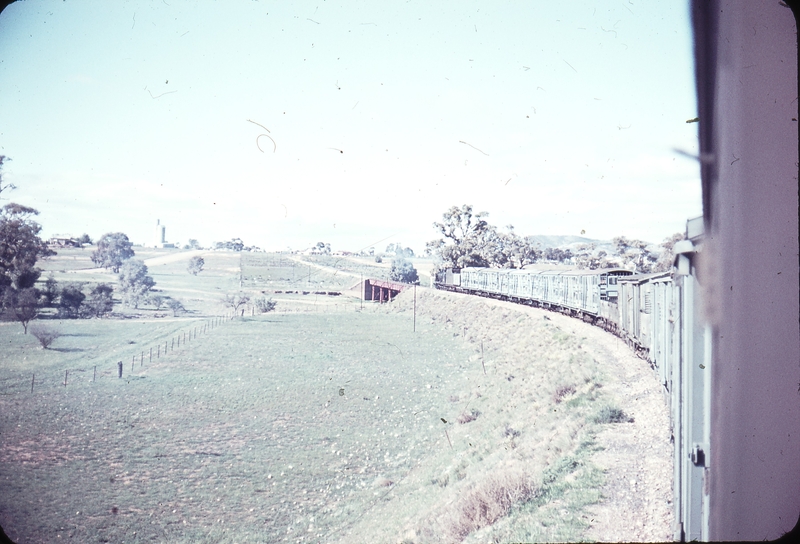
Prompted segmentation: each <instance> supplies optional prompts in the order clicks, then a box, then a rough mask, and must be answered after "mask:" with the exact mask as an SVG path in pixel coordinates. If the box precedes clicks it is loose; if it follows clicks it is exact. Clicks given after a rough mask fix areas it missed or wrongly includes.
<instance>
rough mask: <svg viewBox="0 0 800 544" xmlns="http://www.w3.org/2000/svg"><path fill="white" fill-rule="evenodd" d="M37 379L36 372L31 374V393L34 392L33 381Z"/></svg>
mask: <svg viewBox="0 0 800 544" xmlns="http://www.w3.org/2000/svg"><path fill="white" fill-rule="evenodd" d="M35 381H36V374H35V373H34V374H32V375H31V393H33V382H35Z"/></svg>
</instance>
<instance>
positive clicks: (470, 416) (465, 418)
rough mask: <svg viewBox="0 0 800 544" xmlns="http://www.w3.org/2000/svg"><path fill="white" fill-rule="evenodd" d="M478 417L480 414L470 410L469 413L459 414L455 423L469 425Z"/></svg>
mask: <svg viewBox="0 0 800 544" xmlns="http://www.w3.org/2000/svg"><path fill="white" fill-rule="evenodd" d="M479 415H481V413H480V412H479V411H477V410H470V411H469V412H461V414H460V415H459V416H458V419H457V420H456V421H458V422H459V423H460V424H462V425H463V424H465V423H469V422H470V421H475V420H476V419H478V416H479Z"/></svg>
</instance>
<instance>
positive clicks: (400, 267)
mask: <svg viewBox="0 0 800 544" xmlns="http://www.w3.org/2000/svg"><path fill="white" fill-rule="evenodd" d="M389 279H390V280H392V281H402V282H403V283H418V282H419V275H418V274H417V269H416V268H414V265H413V264H411V262H409V261H407V260H405V259H404V258H403V257H397V258H395V259H392V267H391V268H390V269H389Z"/></svg>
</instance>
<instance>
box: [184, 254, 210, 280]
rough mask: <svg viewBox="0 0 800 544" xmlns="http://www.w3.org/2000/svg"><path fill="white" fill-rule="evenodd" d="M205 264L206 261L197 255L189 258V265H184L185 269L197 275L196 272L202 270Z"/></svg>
mask: <svg viewBox="0 0 800 544" xmlns="http://www.w3.org/2000/svg"><path fill="white" fill-rule="evenodd" d="M205 264H206V261H205V260H204V259H203V258H202V257H199V256H197V255H195V256H194V257H192V258H191V259H189V266H187V267H186V270H188V271H189V273H190V274H193V275H195V276H196V275H197V273H198V272H202V271H203V266H204V265H205Z"/></svg>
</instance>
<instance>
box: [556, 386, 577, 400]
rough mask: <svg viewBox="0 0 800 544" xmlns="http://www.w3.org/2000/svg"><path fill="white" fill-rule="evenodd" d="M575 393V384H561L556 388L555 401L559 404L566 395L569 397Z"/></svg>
mask: <svg viewBox="0 0 800 544" xmlns="http://www.w3.org/2000/svg"><path fill="white" fill-rule="evenodd" d="M573 393H575V386H574V385H560V386H558V388H556V390H555V392H554V393H553V402H554V403H555V404H559V403H560V402H561V401H562V400H563V399H564V397H568V396H570V395H572V394H573Z"/></svg>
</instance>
